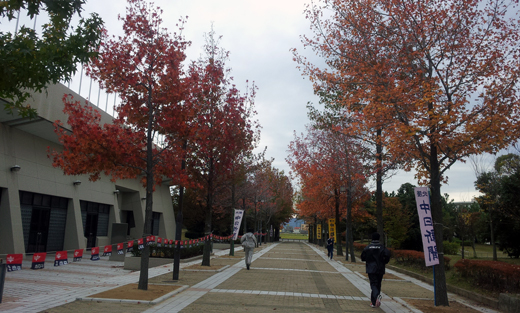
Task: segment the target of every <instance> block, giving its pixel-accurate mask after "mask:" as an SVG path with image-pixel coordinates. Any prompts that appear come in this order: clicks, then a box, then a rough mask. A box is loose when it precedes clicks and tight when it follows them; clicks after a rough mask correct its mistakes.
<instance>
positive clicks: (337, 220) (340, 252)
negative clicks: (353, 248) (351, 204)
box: [334, 189, 343, 256]
mask: <svg viewBox="0 0 520 313" xmlns="http://www.w3.org/2000/svg"><path fill="white" fill-rule="evenodd" d="M339 192H340V191H339V189H334V196H335V198H336V203H335V206H336V212H335V213H336V214H335V219H336V234H335V235H336V238H337V239H338V240H336V247H337V248H336V249H337V255H338V256H343V250H342V249H341V236H339V235H338V234H339V233H340V232H339V221H340V216H339V200H340V195H339Z"/></svg>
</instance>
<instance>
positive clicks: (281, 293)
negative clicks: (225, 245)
mask: <svg viewBox="0 0 520 313" xmlns="http://www.w3.org/2000/svg"><path fill="white" fill-rule="evenodd" d="M210 292H221V293H246V294H252V295H273V296H289V297H307V298H322V299H338V300H357V301H370V299H369V298H366V297H352V296H336V295H324V294H317V293H300V292H291V291H262V290H230V289H212V290H211V291H210Z"/></svg>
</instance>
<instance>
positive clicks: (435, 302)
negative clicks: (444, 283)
mask: <svg viewBox="0 0 520 313" xmlns="http://www.w3.org/2000/svg"><path fill="white" fill-rule="evenodd" d="M432 267H433V305H434V306H437V284H436V283H435V265H434V266H432Z"/></svg>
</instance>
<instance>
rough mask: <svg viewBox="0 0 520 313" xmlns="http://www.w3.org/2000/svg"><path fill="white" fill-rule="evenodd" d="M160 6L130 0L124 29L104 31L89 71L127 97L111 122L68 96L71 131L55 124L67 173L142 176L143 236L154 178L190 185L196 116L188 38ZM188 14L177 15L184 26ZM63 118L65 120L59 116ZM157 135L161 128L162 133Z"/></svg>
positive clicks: (58, 159)
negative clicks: (188, 163) (186, 169)
mask: <svg viewBox="0 0 520 313" xmlns="http://www.w3.org/2000/svg"><path fill="white" fill-rule="evenodd" d="M161 13H162V11H161V10H160V9H159V8H154V7H152V5H151V4H148V3H147V2H146V1H142V0H128V7H127V12H126V17H124V18H123V17H120V19H121V20H123V29H124V36H122V37H119V38H113V39H108V38H107V39H106V41H105V42H103V43H102V46H101V49H100V51H99V58H96V59H93V60H92V62H91V63H90V64H89V67H88V74H89V75H90V76H91V77H93V78H94V79H96V80H98V81H99V82H100V84H101V86H102V87H104V88H106V90H107V91H108V92H117V93H118V94H119V96H120V98H121V104H119V105H117V106H116V107H115V108H114V109H115V112H117V118H115V119H114V120H113V124H105V125H101V124H100V115H99V113H97V112H96V111H95V110H94V109H93V108H92V107H89V106H83V105H81V104H80V103H79V102H77V101H74V100H73V99H72V98H71V97H68V96H65V97H64V102H65V113H66V114H67V115H68V116H69V117H68V121H67V123H68V125H69V126H70V130H71V131H72V133H69V132H67V131H65V130H64V129H63V128H61V127H57V128H56V131H57V133H58V134H59V136H60V141H61V143H62V144H63V147H64V149H63V152H56V151H54V152H53V153H52V155H53V157H54V166H58V167H61V168H62V169H63V171H64V172H65V173H66V174H68V175H78V174H90V179H91V180H97V179H98V178H99V176H100V174H101V173H104V174H105V175H112V179H113V180H116V179H129V178H140V177H142V181H143V185H144V187H145V188H146V208H145V223H144V229H143V237H146V236H147V235H150V234H151V223H152V206H153V192H154V186H155V185H160V184H161V182H162V180H163V179H165V178H171V179H173V183H174V184H180V183H181V182H182V181H183V180H184V183H183V185H186V181H185V175H183V173H182V172H181V171H180V165H181V164H180V163H181V162H180V161H179V160H181V159H182V153H183V151H182V149H181V147H182V142H183V138H184V137H185V136H187V133H188V128H187V121H188V120H190V119H191V111H190V109H191V108H190V107H189V106H187V105H185V104H186V101H185V100H186V99H187V98H189V94H188V87H189V85H190V81H189V79H187V78H186V77H185V75H184V73H183V70H182V62H183V61H184V59H185V53H184V51H185V49H186V47H187V45H188V42H186V41H185V40H184V39H183V37H182V36H181V35H179V34H177V33H174V34H173V35H170V34H169V33H168V32H167V30H166V29H164V28H162V27H161V23H162V20H161V18H160V14H161ZM182 24H183V21H182V20H180V21H179V26H180V29H182ZM58 124H59V123H58ZM159 135H162V136H161V138H163V139H161V140H159ZM148 258H149V246H148V245H145V248H144V250H143V253H142V256H141V271H140V276H139V287H138V288H139V289H141V290H147V288H148Z"/></svg>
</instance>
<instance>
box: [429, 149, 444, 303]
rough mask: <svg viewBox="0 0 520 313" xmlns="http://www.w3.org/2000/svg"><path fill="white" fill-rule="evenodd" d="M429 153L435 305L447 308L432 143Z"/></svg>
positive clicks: (437, 171) (437, 178) (438, 186)
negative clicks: (436, 262) (437, 261)
mask: <svg viewBox="0 0 520 313" xmlns="http://www.w3.org/2000/svg"><path fill="white" fill-rule="evenodd" d="M430 153H431V154H430V166H431V168H430V185H431V213H432V218H433V228H434V233H435V242H436V244H437V253H438V257H439V264H438V265H436V266H435V287H436V292H435V302H436V304H437V305H441V306H449V301H448V290H447V288H446V272H445V265H444V247H443V243H442V240H443V233H444V229H443V227H444V224H443V218H442V207H441V183H440V166H439V161H438V159H437V146H436V145H435V144H433V143H432V144H431V145H430Z"/></svg>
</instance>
